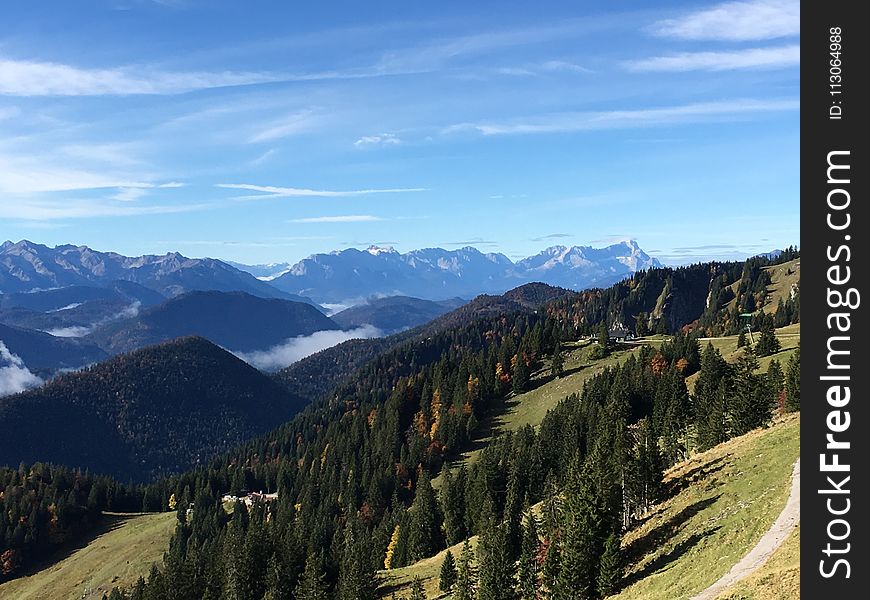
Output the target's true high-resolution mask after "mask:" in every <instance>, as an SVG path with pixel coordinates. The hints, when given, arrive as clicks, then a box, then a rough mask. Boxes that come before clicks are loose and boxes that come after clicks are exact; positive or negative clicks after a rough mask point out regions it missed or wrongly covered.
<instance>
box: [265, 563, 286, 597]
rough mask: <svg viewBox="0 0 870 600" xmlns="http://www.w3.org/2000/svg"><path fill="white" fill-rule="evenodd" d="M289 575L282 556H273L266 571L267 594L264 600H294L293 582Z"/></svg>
mask: <svg viewBox="0 0 870 600" xmlns="http://www.w3.org/2000/svg"><path fill="white" fill-rule="evenodd" d="M289 575H290V574H289V572H288V570H287V567H286V565H285V564H284V561H283V560H282V559H281V555H280V554H278V553H274V554H272V556H271V557H269V567H268V570H267V571H266V594H265V596H263V600H293V582H292V581H291V580H290V577H289Z"/></svg>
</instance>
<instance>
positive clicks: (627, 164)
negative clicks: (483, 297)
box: [0, 0, 800, 264]
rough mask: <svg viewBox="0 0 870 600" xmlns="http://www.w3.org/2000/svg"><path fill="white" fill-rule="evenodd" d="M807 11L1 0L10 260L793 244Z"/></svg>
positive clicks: (768, 5)
mask: <svg viewBox="0 0 870 600" xmlns="http://www.w3.org/2000/svg"><path fill="white" fill-rule="evenodd" d="M798 15H799V3H798V2H795V1H791V0H748V1H746V2H725V3H715V2H714V3H706V2H657V3H655V4H653V3H650V2H619V1H614V2H607V3H591V2H590V3H578V2H505V1H499V2H488V1H476V2H441V3H438V4H437V5H434V4H431V3H420V2H407V1H404V2H359V1H354V2H311V3H290V2H262V1H249V2H244V3H241V2H231V1H206V0H162V1H158V0H90V1H87V2H85V1H82V2H66V1H56V2H40V3H24V2H19V3H7V5H6V6H4V16H3V19H2V21H0V238H2V239H13V240H18V239H21V238H27V239H30V240H33V241H37V242H42V243H46V244H49V245H55V244H62V243H74V244H86V245H89V246H91V247H94V248H96V249H99V250H114V251H118V252H122V253H125V254H142V253H164V252H167V251H176V250H177V251H180V252H182V253H184V254H186V255H189V256H214V257H219V258H225V259H230V260H237V261H241V262H249V263H258V262H272V261H289V262H295V261H296V260H298V259H301V258H303V257H305V256H307V255H309V254H311V253H314V252H324V251H330V250H334V249H338V248H344V247H348V246H359V247H364V246H368V245H369V244H379V245H392V246H394V247H396V249H398V250H400V251H407V250H411V249H415V248H421V247H431V246H441V247H445V248H456V247H459V246H463V245H474V246H476V247H478V248H479V249H481V250H484V251H501V252H504V253H505V254H507V255H508V256H510V257H511V258H518V257H522V256H527V255H530V254H533V253H536V252H537V251H539V250H541V249H543V248H544V247H546V246H550V245H554V244H564V245H570V244H591V245H595V246H601V245H604V244H606V243H610V242H613V241H615V240H619V239H624V238H633V239H636V240H638V243H639V244H640V245H641V247H642V248H644V249H645V250H647V251H648V252H649V253H650V254H653V255H655V256H658V257H659V258H660V259H662V260H663V261H664V262H666V263H672V264H676V263H684V262H690V261H694V260H700V259H705V258H714V257H715V258H728V257H743V256H746V255H747V254H754V253H757V252H761V251H766V250H769V249H772V248H781V247H784V246H786V245H789V244H797V243H798V242H799V217H798V209H799V183H798V169H799V155H798V151H799V101H798V97H799V85H800V79H799V27H798Z"/></svg>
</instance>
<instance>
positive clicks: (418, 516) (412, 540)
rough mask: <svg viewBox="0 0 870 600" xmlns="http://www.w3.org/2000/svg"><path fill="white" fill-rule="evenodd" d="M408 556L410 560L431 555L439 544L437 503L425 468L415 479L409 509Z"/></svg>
mask: <svg viewBox="0 0 870 600" xmlns="http://www.w3.org/2000/svg"><path fill="white" fill-rule="evenodd" d="M410 517H411V519H410V523H409V531H408V556H409V558H410V560H411V561H412V562H414V561H418V560H420V559H423V558H426V557H428V556H431V555H432V554H434V553H435V551H436V550H437V549H438V547H439V544H440V540H439V537H440V535H439V534H440V524H441V521H440V519H439V513H438V503H437V502H436V500H435V492H434V491H433V490H432V485H431V484H430V483H429V476H428V474H427V473H426V471H425V469H424V470H423V473H422V474H421V475H420V477H419V478H418V479H417V494H416V495H415V496H414V503H413V504H412V505H411V510H410Z"/></svg>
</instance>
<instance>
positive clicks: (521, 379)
mask: <svg viewBox="0 0 870 600" xmlns="http://www.w3.org/2000/svg"><path fill="white" fill-rule="evenodd" d="M511 386H512V389H513V392H514V394H522V393H523V392H525V391H526V388H527V387H528V386H529V367H528V366H527V365H526V357H525V351H524V350H523V346H522V345H521V346H520V349H519V350H518V351H517V354H516V362H515V364H514V369H513V373H512V374H511Z"/></svg>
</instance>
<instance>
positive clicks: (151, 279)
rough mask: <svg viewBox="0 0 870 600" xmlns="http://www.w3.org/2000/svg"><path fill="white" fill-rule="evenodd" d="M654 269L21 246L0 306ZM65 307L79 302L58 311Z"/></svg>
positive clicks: (355, 291) (325, 292)
mask: <svg viewBox="0 0 870 600" xmlns="http://www.w3.org/2000/svg"><path fill="white" fill-rule="evenodd" d="M658 266H661V264H660V263H659V261H658V260H657V259H655V258H652V257H650V256H649V255H648V254H646V253H645V252H644V251H643V250H641V248H640V247H639V246H638V245H637V243H636V242H634V241H626V242H620V243H618V244H613V245H611V246H607V247H606V248H592V247H591V246H570V247H568V246H552V247H550V248H547V249H546V250H543V251H542V252H540V253H538V254H536V255H534V256H530V257H528V258H524V259H522V260H519V261H517V262H513V261H512V260H511V259H509V258H508V257H507V256H505V255H504V254H500V253H483V252H481V251H479V250H477V249H476V248H473V247H471V246H467V247H464V248H459V249H457V250H444V249H442V248H425V249H422V250H413V251H411V252H406V253H404V254H402V253H399V252H397V251H396V250H394V249H393V248H381V247H377V246H372V247H369V248H368V249H367V250H357V249H355V248H348V249H345V250H341V251H335V252H331V253H328V254H312V255H311V256H309V257H308V258H305V259H303V260H301V261H299V262H297V263H296V264H294V265H292V266H289V264H288V263H272V264H266V265H243V264H240V263H229V262H226V261H222V260H218V259H214V258H188V257H185V256H182V255H181V254H179V253H177V252H171V253H168V254H165V255H160V256H156V255H145V256H138V257H128V256H123V255H121V254H117V253H114V252H98V251H95V250H92V249H90V248H88V247H87V246H73V245H63V246H56V247H54V248H50V247H48V246H45V245H42V244H35V243H33V242H29V241H27V240H22V241H20V242H17V243H13V242H10V241H7V242H4V243H3V244H2V245H0V292H2V293H3V294H4V295H3V297H2V298H0V306H5V305H7V304H8V301H7V300H6V296H7V295H9V294H14V293H20V292H34V291H39V290H54V289H57V288H69V287H70V286H83V287H91V288H94V287H97V288H99V287H113V288H117V287H118V286H119V285H126V286H128V287H129V286H131V285H133V284H136V285H138V286H141V287H142V288H145V289H147V290H150V291H152V292H156V293H159V294H160V295H161V296H163V297H166V298H172V297H175V296H178V295H181V294H183V293H185V292H191V291H202V290H218V291H225V292H229V291H233V292H246V293H248V294H251V295H254V296H259V297H263V298H283V299H285V300H296V301H301V302H309V303H313V302H316V303H319V304H345V305H353V304H360V303H363V302H365V301H366V300H368V299H372V298H382V297H385V296H410V297H415V298H420V299H423V300H449V299H454V298H457V297H459V298H465V299H470V298H473V297H475V296H477V295H479V294H484V293H486V294H501V293H503V292H505V291H507V290H509V289H512V288H515V287H517V286H520V285H522V284H524V283H530V282H534V281H539V282H543V283H547V284H550V285H554V286H559V287H563V288H568V289H573V290H580V289H584V288H589V287H600V286H607V285H610V284H612V283H615V282H616V281H619V280H620V279H623V278H625V277H627V276H629V275H631V274H632V273H635V272H637V271H641V270H644V269H649V268H652V267H658ZM119 282H120V283H119ZM312 301H313V302H312ZM74 302H80V300H70V301H69V302H68V304H70V303H74ZM142 303H143V304H153V303H154V302H153V301H150V302H148V303H146V302H145V301H144V300H142ZM63 306H66V305H60V306H55V307H54V309H58V308H62V307H63Z"/></svg>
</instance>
